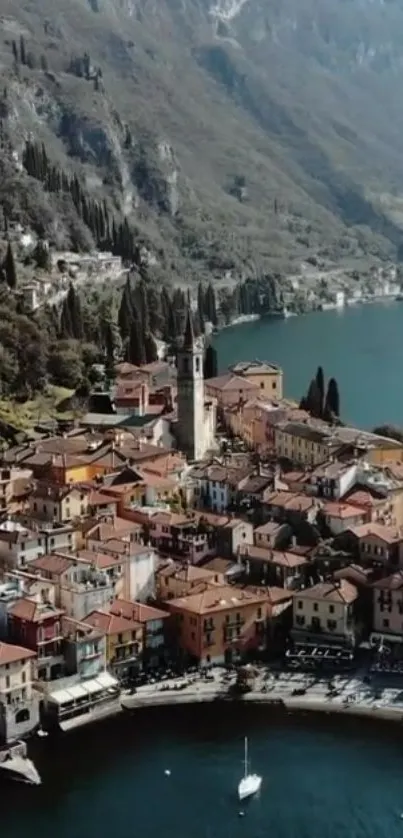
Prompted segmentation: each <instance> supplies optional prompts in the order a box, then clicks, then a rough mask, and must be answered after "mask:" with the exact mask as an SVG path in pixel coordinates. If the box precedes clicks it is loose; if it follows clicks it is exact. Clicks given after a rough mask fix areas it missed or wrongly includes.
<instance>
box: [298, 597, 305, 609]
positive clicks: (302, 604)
mask: <svg viewBox="0 0 403 838" xmlns="http://www.w3.org/2000/svg"><path fill="white" fill-rule="evenodd" d="M303 607H304V603H303V602H302V599H299V600H298V608H300V609H301V608H303Z"/></svg>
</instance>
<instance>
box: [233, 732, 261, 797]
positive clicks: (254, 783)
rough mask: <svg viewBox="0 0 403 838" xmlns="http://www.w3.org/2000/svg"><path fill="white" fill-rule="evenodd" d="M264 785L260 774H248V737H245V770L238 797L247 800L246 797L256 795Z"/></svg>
mask: <svg viewBox="0 0 403 838" xmlns="http://www.w3.org/2000/svg"><path fill="white" fill-rule="evenodd" d="M261 785H262V778H261V777H259V775H258V774H248V737H247V736H245V770H244V776H243V777H242V780H241V781H240V783H239V785H238V797H239V799H240V800H245V797H251V795H252V794H256V792H257V791H259V789H260V786H261Z"/></svg>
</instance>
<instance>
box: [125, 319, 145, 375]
mask: <svg viewBox="0 0 403 838" xmlns="http://www.w3.org/2000/svg"><path fill="white" fill-rule="evenodd" d="M127 360H128V361H129V362H130V363H131V364H135V365H136V366H139V367H140V366H141V365H142V364H145V363H147V359H146V350H145V346H144V335H143V330H142V327H141V323H140V321H139V320H137V319H134V320H133V321H132V324H131V327H130V337H129V342H128V345H127Z"/></svg>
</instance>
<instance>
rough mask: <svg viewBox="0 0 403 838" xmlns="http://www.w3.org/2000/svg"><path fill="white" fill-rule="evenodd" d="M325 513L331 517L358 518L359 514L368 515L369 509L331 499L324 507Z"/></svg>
mask: <svg viewBox="0 0 403 838" xmlns="http://www.w3.org/2000/svg"><path fill="white" fill-rule="evenodd" d="M322 510H323V512H324V514H325V515H329V517H331V518H341V519H344V518H356V517H357V516H358V515H366V514H367V510H366V509H365V508H364V507H362V506H361V507H360V506H355V505H353V504H351V503H338V502H337V501H329V503H325V505H324V506H323V507H322Z"/></svg>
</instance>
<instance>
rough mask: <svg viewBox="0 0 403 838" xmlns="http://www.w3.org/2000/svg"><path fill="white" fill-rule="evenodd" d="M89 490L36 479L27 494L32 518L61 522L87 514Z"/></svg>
mask: <svg viewBox="0 0 403 838" xmlns="http://www.w3.org/2000/svg"><path fill="white" fill-rule="evenodd" d="M88 495H89V492H88V491H85V490H84V489H82V488H80V487H78V486H60V485H58V484H56V483H47V482H43V481H37V482H36V483H35V486H34V488H33V490H32V492H31V494H30V496H29V513H30V514H31V516H32V517H33V518H36V519H38V520H43V521H48V522H51V523H54V524H56V523H58V524H63V523H66V522H68V521H72V520H74V519H75V518H82V517H84V516H85V515H86V514H87V510H88Z"/></svg>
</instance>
